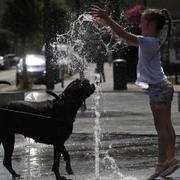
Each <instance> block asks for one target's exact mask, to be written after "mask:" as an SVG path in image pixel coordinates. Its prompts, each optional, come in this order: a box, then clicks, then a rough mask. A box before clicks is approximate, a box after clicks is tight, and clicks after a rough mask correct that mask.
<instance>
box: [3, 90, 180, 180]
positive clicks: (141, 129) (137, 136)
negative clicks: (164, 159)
mask: <svg viewBox="0 0 180 180" xmlns="http://www.w3.org/2000/svg"><path fill="white" fill-rule="evenodd" d="M101 96H102V97H101V102H100V103H101V105H100V106H99V109H98V111H99V112H100V115H101V116H100V119H99V121H100V127H101V135H100V140H101V143H100V147H99V148H100V155H99V156H100V164H99V166H100V170H99V171H100V179H101V180H147V178H148V177H149V176H150V175H151V174H152V173H153V170H154V164H155V163H156V157H157V151H156V150H157V139H156V138H157V137H156V132H155V130H154V126H153V121H152V116H151V113H150V110H149V105H148V101H147V98H148V97H147V94H146V93H131V92H129V93H113V92H111V93H110V92H108V93H105V92H104V93H102V94H101ZM176 96H177V94H175V97H174V101H173V106H172V119H173V123H174V125H175V128H176V132H177V134H178V136H177V144H176V150H177V159H178V160H180V136H179V135H180V116H179V115H180V113H179V112H178V111H177V97H176ZM129 97H131V98H129ZM119 102H121V103H119ZM86 104H87V110H86V111H85V112H81V111H79V112H78V114H77V118H76V121H75V123H74V130H73V134H72V136H71V137H70V139H69V140H68V141H67V142H66V147H67V149H68V150H69V152H70V155H71V159H72V167H73V170H74V172H75V174H74V175H71V176H69V175H67V173H66V172H65V168H64V167H65V163H64V162H63V159H62V161H61V168H60V171H61V174H62V175H64V176H66V177H68V178H69V179H72V180H95V179H96V178H95V153H94V148H95V147H94V126H95V123H94V119H95V113H94V98H93V97H91V98H89V99H88V100H87V101H86ZM52 155H53V149H52V146H47V145H43V144H39V143H35V142H33V141H32V140H31V139H25V138H24V137H22V136H20V135H17V138H16V145H15V151H14V156H13V166H14V168H15V169H16V170H17V172H18V173H20V174H21V175H22V179H25V180H26V179H27V180H51V179H55V177H54V174H53V173H52V172H51V165H52V158H53V156H52ZM2 158H3V148H2V147H0V179H2V180H9V179H11V176H10V175H9V173H8V172H7V171H6V169H5V168H4V167H3V166H2ZM171 177H172V178H173V179H174V180H177V179H179V180H180V173H179V170H177V171H176V172H175V173H174V174H173V175H172V176H171Z"/></svg>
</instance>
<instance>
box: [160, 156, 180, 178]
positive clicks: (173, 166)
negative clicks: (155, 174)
mask: <svg viewBox="0 0 180 180" xmlns="http://www.w3.org/2000/svg"><path fill="white" fill-rule="evenodd" d="M178 168H179V164H178V162H177V160H176V159H172V160H170V161H169V162H168V168H167V169H166V170H165V171H164V172H163V173H162V174H161V177H166V176H168V175H170V174H172V173H174V172H175V171H176V169H178Z"/></svg>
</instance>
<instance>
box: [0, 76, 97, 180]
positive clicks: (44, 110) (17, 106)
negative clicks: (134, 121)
mask: <svg viewBox="0 0 180 180" xmlns="http://www.w3.org/2000/svg"><path fill="white" fill-rule="evenodd" d="M94 91H95V86H94V84H90V83H89V80H87V79H84V80H79V79H76V80H74V81H73V82H71V83H70V84H69V85H68V86H67V88H66V89H65V90H64V91H63V93H62V94H60V95H57V94H55V93H53V92H48V93H49V94H51V95H53V96H54V97H55V99H54V100H47V101H45V102H27V101H11V102H9V103H8V104H7V105H5V106H4V107H3V108H0V114H1V120H0V122H1V125H0V143H2V144H3V147H4V151H5V153H4V160H3V165H4V166H5V167H6V168H7V169H8V171H9V172H10V173H11V174H12V176H13V177H14V178H16V177H19V176H20V175H18V174H17V173H16V172H15V171H14V170H13V168H12V162H11V157H12V153H13V150H14V143H15V133H18V134H22V135H24V136H25V137H30V138H33V139H34V140H35V141H36V142H40V143H45V144H52V145H53V147H54V162H53V167H52V171H53V172H54V173H55V176H56V180H64V179H66V178H65V177H63V176H60V173H59V163H60V156H61V154H63V156H64V160H65V161H66V170H67V172H68V173H69V174H72V173H73V171H72V168H71V164H70V156H69V153H68V151H67V150H66V148H65V146H64V143H65V141H66V140H67V139H68V138H69V136H70V135H71V133H72V130H73V122H74V120H75V117H76V114H77V111H78V109H79V108H80V107H81V104H82V103H83V102H84V100H85V99H86V98H88V97H89V96H90V95H91V94H92V93H93V92H94Z"/></svg>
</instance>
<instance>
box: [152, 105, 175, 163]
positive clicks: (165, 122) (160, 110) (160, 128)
mask: <svg viewBox="0 0 180 180" xmlns="http://www.w3.org/2000/svg"><path fill="white" fill-rule="evenodd" d="M151 110H152V112H153V117H154V124H155V128H156V131H157V134H158V162H159V163H164V162H165V161H167V160H171V159H173V158H174V154H175V131H174V128H173V126H172V122H171V108H170V107H167V106H165V105H159V104H158V105H151Z"/></svg>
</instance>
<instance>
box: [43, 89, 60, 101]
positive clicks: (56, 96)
mask: <svg viewBox="0 0 180 180" xmlns="http://www.w3.org/2000/svg"><path fill="white" fill-rule="evenodd" d="M46 92H47V93H48V94H49V95H51V96H53V97H54V98H55V99H56V100H59V96H58V95H57V94H56V93H54V92H52V91H46Z"/></svg>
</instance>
